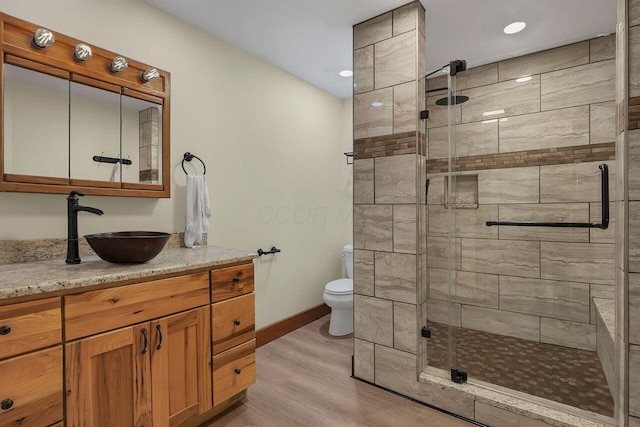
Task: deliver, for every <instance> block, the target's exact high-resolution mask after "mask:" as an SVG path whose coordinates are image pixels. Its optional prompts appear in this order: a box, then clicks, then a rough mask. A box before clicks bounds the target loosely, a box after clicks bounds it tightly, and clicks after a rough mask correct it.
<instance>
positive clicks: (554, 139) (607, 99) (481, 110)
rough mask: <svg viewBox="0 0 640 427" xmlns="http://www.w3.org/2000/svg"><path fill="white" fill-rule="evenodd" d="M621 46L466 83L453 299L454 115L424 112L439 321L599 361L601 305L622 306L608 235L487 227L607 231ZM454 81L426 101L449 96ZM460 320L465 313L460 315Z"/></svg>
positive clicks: (582, 48) (541, 58)
mask: <svg viewBox="0 0 640 427" xmlns="http://www.w3.org/2000/svg"><path fill="white" fill-rule="evenodd" d="M614 57H615V35H611V36H607V37H601V38H596V39H592V40H587V41H583V42H580V43H575V44H571V45H567V46H563V47H559V48H556V49H552V50H547V51H543V52H538V53H534V54H530V55H526V56H522V57H517V58H513V59H509V60H505V61H501V62H498V63H492V64H489V65H485V66H481V67H477V68H472V69H470V70H468V71H465V72H463V73H460V74H459V75H458V77H457V89H458V91H459V94H460V95H466V96H468V97H469V101H467V102H465V103H463V104H461V105H458V106H455V107H453V108H455V110H456V111H455V120H456V123H457V125H456V126H455V141H456V150H457V152H456V154H457V156H458V159H457V160H456V161H455V163H456V165H457V166H456V171H459V173H460V175H462V176H461V177H460V178H458V182H457V188H456V193H457V200H456V202H457V206H459V207H458V208H457V209H455V211H454V212H455V216H456V233H455V235H456V237H457V238H456V240H455V245H456V253H457V254H458V256H457V257H456V260H455V262H456V264H455V268H456V269H457V270H458V271H459V272H458V274H457V283H456V286H455V295H453V296H452V300H453V302H454V303H453V304H449V303H448V302H446V301H447V299H448V292H449V286H448V273H447V270H446V269H447V267H448V251H447V244H448V238H447V237H446V236H447V233H448V229H449V220H448V215H449V213H450V210H449V209H448V206H447V205H446V204H445V202H446V200H445V199H446V197H445V195H446V182H445V181H446V179H445V176H444V174H443V173H442V172H446V170H447V154H448V139H447V137H448V128H447V126H446V125H447V107H442V106H438V105H436V104H435V100H436V99H438V98H441V97H443V96H446V92H440V93H438V92H435V93H432V94H430V96H429V98H428V100H427V105H428V109H429V113H430V118H429V119H428V120H427V127H428V141H429V143H428V161H427V174H428V177H429V178H430V186H429V198H428V237H427V251H428V266H429V300H428V317H429V320H432V321H436V322H441V323H451V322H453V323H454V324H455V325H456V326H462V327H464V328H470V329H477V330H482V331H486V332H490V333H495V334H501V335H509V336H514V337H518V338H523V339H528V340H533V341H541V342H545V343H551V344H558V345H563V346H568V347H576V348H580V349H586V350H593V351H595V349H596V325H595V324H596V318H597V317H596V312H595V309H594V307H593V304H592V302H591V301H592V298H606V299H613V298H614V271H615V270H614V234H615V221H612V223H611V224H610V227H609V229H608V230H606V231H605V230H597V229H587V228H539V227H508V226H501V227H496V226H492V227H487V226H486V225H485V222H486V221H522V222H600V220H601V210H602V209H601V203H600V201H601V190H600V189H601V185H600V170H599V169H598V165H599V164H601V163H603V162H606V163H607V164H608V165H609V173H610V194H611V195H612V198H611V200H612V203H611V212H612V218H615V216H614V212H615V211H614V209H613V208H614V204H613V200H614V199H613V194H614V189H615V169H616V167H615V161H614V159H615V143H614V140H615V112H616V108H615V96H616V92H615V59H614ZM446 86H447V80H446V76H445V77H438V78H435V79H430V80H429V88H430V89H435V88H440V87H446ZM450 310H453V311H454V313H450Z"/></svg>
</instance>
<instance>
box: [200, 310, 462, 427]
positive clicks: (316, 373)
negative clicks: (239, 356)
mask: <svg viewBox="0 0 640 427" xmlns="http://www.w3.org/2000/svg"><path fill="white" fill-rule="evenodd" d="M328 329H329V317H328V316H326V317H323V318H321V319H319V320H316V321H315V322H313V323H310V324H309V325H307V326H304V327H302V328H300V329H298V330H296V331H294V332H292V333H290V334H288V335H285V336H283V337H281V338H278V339H277V340H275V341H272V342H270V343H269V344H266V345H264V346H262V347H260V348H258V349H257V350H256V364H257V377H258V380H257V383H256V384H255V385H253V386H251V387H250V388H249V395H248V397H247V399H245V400H244V401H243V402H242V403H241V404H240V405H238V406H236V407H235V408H233V409H232V410H230V411H229V412H227V413H226V414H223V415H222V416H220V417H219V418H218V419H216V420H215V421H214V422H213V423H212V424H210V425H211V426H216V427H223V426H230V427H231V426H234V427H235V426H258V427H270V426H278V427H280V426H309V427H316V426H318V427H322V426H341V427H342V426H403V427H405V426H418V425H421V426H429V427H458V426H460V427H464V426H470V425H471V424H468V423H466V422H464V421H462V420H459V419H457V418H454V417H451V416H448V415H447V414H444V413H442V412H439V411H436V410H434V409H431V408H428V407H426V406H423V405H420V404H418V403H415V402H412V401H410V400H408V399H404V398H402V397H400V396H396V395H394V394H392V393H388V392H386V391H384V390H381V389H378V388H376V387H373V386H371V385H369V384H366V383H363V382H361V381H357V380H354V379H352V378H351V377H350V374H351V354H352V345H353V344H352V343H353V339H352V337H351V336H350V335H349V336H348V337H347V338H335V337H331V336H330V335H329V333H328Z"/></svg>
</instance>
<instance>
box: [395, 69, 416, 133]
mask: <svg viewBox="0 0 640 427" xmlns="http://www.w3.org/2000/svg"><path fill="white" fill-rule="evenodd" d="M416 91H417V89H416V82H415V81H413V82H409V83H405V84H402V85H398V86H394V88H393V133H401V132H411V131H414V130H416V129H417V126H418V108H417V107H416V99H417V93H416Z"/></svg>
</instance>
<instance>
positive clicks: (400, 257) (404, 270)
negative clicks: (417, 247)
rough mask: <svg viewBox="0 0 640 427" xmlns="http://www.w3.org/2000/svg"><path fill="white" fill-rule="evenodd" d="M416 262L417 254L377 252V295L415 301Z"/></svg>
mask: <svg viewBox="0 0 640 427" xmlns="http://www.w3.org/2000/svg"><path fill="white" fill-rule="evenodd" d="M416 262H417V260H416V256H415V255H408V254H395V253H385V252H376V255H375V295H376V297H380V298H386V299H390V300H394V301H401V302H406V303H415V302H416V300H417V298H416Z"/></svg>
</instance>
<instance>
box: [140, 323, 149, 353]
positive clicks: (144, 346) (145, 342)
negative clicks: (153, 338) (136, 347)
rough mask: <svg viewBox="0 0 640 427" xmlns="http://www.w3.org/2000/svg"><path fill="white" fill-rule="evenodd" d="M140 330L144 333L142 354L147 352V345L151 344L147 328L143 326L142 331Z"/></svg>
mask: <svg viewBox="0 0 640 427" xmlns="http://www.w3.org/2000/svg"><path fill="white" fill-rule="evenodd" d="M140 332H141V333H142V354H146V353H147V347H148V346H149V339H148V338H147V330H146V329H144V328H143V329H142V331H140Z"/></svg>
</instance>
